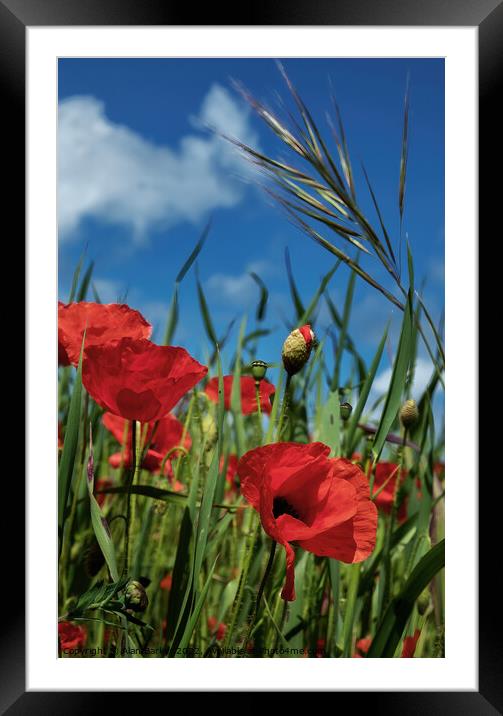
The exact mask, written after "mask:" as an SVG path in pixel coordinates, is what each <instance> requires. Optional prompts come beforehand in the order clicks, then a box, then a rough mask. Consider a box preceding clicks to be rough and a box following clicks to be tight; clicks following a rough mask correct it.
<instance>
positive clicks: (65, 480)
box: [58, 332, 85, 551]
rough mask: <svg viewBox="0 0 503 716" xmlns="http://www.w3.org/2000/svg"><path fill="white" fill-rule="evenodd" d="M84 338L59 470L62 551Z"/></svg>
mask: <svg viewBox="0 0 503 716" xmlns="http://www.w3.org/2000/svg"><path fill="white" fill-rule="evenodd" d="M84 340H85V332H84V337H83V338H82V348H81V351H80V358H79V365H78V368H77V374H76V376H75V382H74V384H73V392H72V397H71V400H70V408H69V411H68V419H67V423H66V429H65V441H64V444H63V452H62V455H61V460H60V463H59V471H58V531H59V548H60V551H61V546H62V542H63V530H64V525H65V520H66V510H67V504H68V496H69V494H70V486H71V483H72V475H73V469H74V465H75V458H76V455H77V446H78V442H79V433H80V409H81V402H82V354H83V350H84Z"/></svg>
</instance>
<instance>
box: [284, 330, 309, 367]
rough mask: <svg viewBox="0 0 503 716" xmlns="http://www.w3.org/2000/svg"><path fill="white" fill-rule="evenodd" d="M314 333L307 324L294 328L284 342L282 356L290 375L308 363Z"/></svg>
mask: <svg viewBox="0 0 503 716" xmlns="http://www.w3.org/2000/svg"><path fill="white" fill-rule="evenodd" d="M313 341H314V333H313V331H312V330H311V326H310V325H309V324H306V325H305V326H301V328H296V329H295V330H293V331H292V332H291V333H290V335H289V336H288V338H287V339H286V341H285V342H284V343H283V350H282V352H281V357H282V359H283V365H284V366H285V370H286V372H287V373H288V374H289V375H295V373H298V372H299V370H301V369H302V368H303V367H304V366H305V364H306V363H307V361H308V359H309V356H310V355H311V349H312V347H313Z"/></svg>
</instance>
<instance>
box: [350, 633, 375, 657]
mask: <svg viewBox="0 0 503 716" xmlns="http://www.w3.org/2000/svg"><path fill="white" fill-rule="evenodd" d="M371 644H372V638H371V637H370V636H367V637H365V638H364V639H358V641H357V642H356V651H355V653H354V654H353V658H355V659H361V658H362V655H364V654H366V653H367V652H368V650H369V649H370V645H371Z"/></svg>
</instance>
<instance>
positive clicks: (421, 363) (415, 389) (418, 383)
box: [372, 358, 433, 400]
mask: <svg viewBox="0 0 503 716" xmlns="http://www.w3.org/2000/svg"><path fill="white" fill-rule="evenodd" d="M391 373H392V368H386V370H384V371H383V372H382V373H380V374H379V375H378V376H377V377H376V379H375V380H374V383H373V385H372V393H373V394H375V397H378V396H379V395H382V394H383V393H386V392H387V390H388V388H389V384H390V380H391ZM432 373H433V365H432V363H431V361H429V360H426V359H425V358H418V359H417V360H416V366H415V370H414V383H413V385H412V390H411V393H412V397H413V398H414V399H415V400H419V398H420V397H421V396H422V394H423V393H424V390H425V388H426V386H427V385H428V383H429V380H430V378H431V376H432Z"/></svg>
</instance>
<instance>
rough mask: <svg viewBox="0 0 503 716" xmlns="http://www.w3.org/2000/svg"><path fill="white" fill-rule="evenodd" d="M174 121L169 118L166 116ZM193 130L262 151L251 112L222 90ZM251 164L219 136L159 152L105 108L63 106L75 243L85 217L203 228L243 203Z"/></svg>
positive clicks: (61, 181)
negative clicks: (214, 213) (213, 214)
mask: <svg viewBox="0 0 503 716" xmlns="http://www.w3.org/2000/svg"><path fill="white" fill-rule="evenodd" d="M166 122H169V117H166ZM192 124H193V125H195V126H197V127H198V128H199V129H202V128H203V127H204V126H208V125H211V126H213V127H214V128H215V129H217V130H219V131H220V132H224V133H226V134H228V135H230V136H238V137H239V138H240V139H241V140H242V141H245V142H247V143H248V144H252V145H254V146H257V145H258V143H257V137H256V135H255V133H254V132H253V130H252V129H251V127H250V124H249V114H248V110H247V108H246V107H245V106H244V105H241V104H238V103H237V102H236V101H235V100H234V99H233V98H232V97H231V95H230V94H229V93H228V92H227V91H226V90H225V89H224V88H222V87H220V86H218V85H214V86H213V87H211V88H210V90H209V92H208V94H207V95H206V97H205V98H204V100H203V103H202V108H201V112H200V115H199V117H198V118H196V119H193V120H192ZM249 173H250V169H249V165H248V164H247V163H246V162H245V161H244V160H243V158H242V157H241V156H240V155H239V154H238V152H237V151H236V150H235V148H234V147H233V146H232V145H230V144H229V143H228V142H225V141H224V140H222V139H220V138H219V137H218V136H217V135H215V134H213V133H205V134H196V133H190V134H187V135H186V136H184V137H182V138H181V140H180V142H179V145H178V146H177V147H168V146H159V145H156V144H154V143H153V142H151V141H148V140H147V139H145V138H144V137H142V136H141V135H140V134H138V133H136V132H134V131H133V130H131V129H129V128H128V127H126V126H123V125H120V124H116V123H114V122H112V121H111V120H110V119H108V117H107V116H106V112H105V106H104V103H103V102H101V101H100V100H98V99H96V98H95V97H92V96H74V97H69V98H67V99H65V100H63V101H62V102H61V103H60V105H59V131H58V221H59V229H60V238H62V239H68V238H71V236H72V234H74V232H75V230H76V229H77V228H78V226H79V224H80V222H81V221H82V219H84V218H85V217H92V218H96V219H99V220H101V221H104V222H108V223H112V224H122V225H125V226H128V227H130V228H131V229H132V230H133V234H132V235H133V238H134V240H135V241H137V242H138V241H141V240H144V238H145V233H146V232H147V231H148V230H149V229H150V228H152V227H155V226H163V227H166V226H171V225H173V224H176V223H179V222H183V221H189V222H193V223H197V222H199V221H200V220H201V218H203V217H204V216H205V215H207V214H208V213H209V212H210V211H211V210H213V209H216V208H219V207H230V206H234V205H235V204H237V203H238V202H239V201H240V200H241V198H242V196H243V191H244V184H243V182H242V181H240V180H239V177H246V175H247V174H248V175H249Z"/></svg>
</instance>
